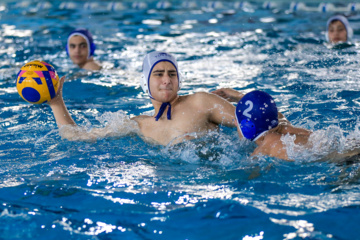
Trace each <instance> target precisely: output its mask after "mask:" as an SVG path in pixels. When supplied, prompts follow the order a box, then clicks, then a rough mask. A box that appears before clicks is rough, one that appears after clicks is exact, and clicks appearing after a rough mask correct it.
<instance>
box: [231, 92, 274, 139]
mask: <svg viewBox="0 0 360 240" xmlns="http://www.w3.org/2000/svg"><path fill="white" fill-rule="evenodd" d="M235 116H236V120H237V122H238V126H239V129H240V131H241V133H242V135H243V136H244V137H245V138H247V139H249V140H251V141H256V140H257V139H258V138H259V137H260V136H262V135H263V134H265V133H266V132H267V131H269V130H270V129H272V128H275V127H276V126H277V125H278V110H277V107H276V104H275V101H274V99H273V98H272V97H271V96H270V95H269V94H267V93H266V92H263V91H259V90H255V91H252V92H249V93H247V94H246V95H245V96H244V97H243V98H242V99H241V100H240V101H239V102H238V105H237V106H236V110H235Z"/></svg>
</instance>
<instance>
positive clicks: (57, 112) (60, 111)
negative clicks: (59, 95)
mask: <svg viewBox="0 0 360 240" xmlns="http://www.w3.org/2000/svg"><path fill="white" fill-rule="evenodd" d="M50 107H51V109H52V111H53V114H54V117H55V120H56V123H57V125H58V127H59V128H60V127H62V126H64V125H76V123H75V122H74V120H73V119H72V117H71V116H70V113H69V111H68V110H67V108H66V106H65V103H64V101H63V100H62V99H59V100H58V101H56V102H51V104H50Z"/></svg>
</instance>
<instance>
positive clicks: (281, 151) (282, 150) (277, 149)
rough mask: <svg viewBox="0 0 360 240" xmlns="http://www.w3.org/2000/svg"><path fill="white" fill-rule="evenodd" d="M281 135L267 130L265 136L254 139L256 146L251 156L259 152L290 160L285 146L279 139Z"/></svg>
mask: <svg viewBox="0 0 360 240" xmlns="http://www.w3.org/2000/svg"><path fill="white" fill-rule="evenodd" d="M281 136H282V135H281V134H279V133H277V132H269V133H267V134H266V135H265V136H263V137H260V139H258V140H256V144H257V145H258V147H257V148H256V149H255V150H254V152H253V153H252V154H251V156H255V155H259V154H261V155H267V156H270V157H275V158H279V159H283V160H286V161H291V160H290V159H289V157H288V154H287V151H286V147H285V146H284V145H283V143H282V141H281Z"/></svg>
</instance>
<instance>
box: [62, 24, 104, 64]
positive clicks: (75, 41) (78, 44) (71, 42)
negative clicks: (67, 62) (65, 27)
mask: <svg viewBox="0 0 360 240" xmlns="http://www.w3.org/2000/svg"><path fill="white" fill-rule="evenodd" d="M95 49H96V45H95V43H94V40H93V37H92V35H91V33H90V32H89V31H88V30H87V29H83V28H78V29H75V30H74V31H72V32H71V33H70V34H69V36H68V39H67V43H66V53H67V54H68V56H69V57H70V59H71V61H73V63H74V64H76V65H78V66H79V67H80V68H82V69H85V70H100V69H101V68H102V66H101V65H100V64H99V63H98V62H97V61H95V60H94V53H95Z"/></svg>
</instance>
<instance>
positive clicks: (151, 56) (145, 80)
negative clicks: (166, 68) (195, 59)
mask: <svg viewBox="0 0 360 240" xmlns="http://www.w3.org/2000/svg"><path fill="white" fill-rule="evenodd" d="M164 61H165V62H170V63H171V64H172V65H174V67H175V69H176V73H177V77H178V91H179V90H180V89H181V87H182V75H181V73H180V72H179V70H178V66H177V62H176V60H175V58H174V57H173V56H172V55H171V54H168V53H165V52H156V51H155V52H151V53H148V54H147V55H146V56H145V58H144V62H143V67H142V68H143V72H142V74H141V78H140V85H141V88H142V90H143V91H144V92H145V93H147V94H149V96H150V98H153V97H152V95H151V91H150V76H151V72H152V70H153V68H154V67H155V65H156V64H158V63H159V62H164ZM145 74H146V75H147V76H145Z"/></svg>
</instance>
